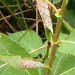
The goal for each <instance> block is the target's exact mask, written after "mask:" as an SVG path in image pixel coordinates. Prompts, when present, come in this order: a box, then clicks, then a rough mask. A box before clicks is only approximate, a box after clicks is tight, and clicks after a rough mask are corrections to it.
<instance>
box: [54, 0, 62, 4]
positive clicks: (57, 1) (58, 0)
mask: <svg viewBox="0 0 75 75" xmlns="http://www.w3.org/2000/svg"><path fill="white" fill-rule="evenodd" d="M61 1H62V0H53V4H57V3H59V2H61Z"/></svg>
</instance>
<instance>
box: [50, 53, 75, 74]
mask: <svg viewBox="0 0 75 75" xmlns="http://www.w3.org/2000/svg"><path fill="white" fill-rule="evenodd" d="M71 71H72V72H71ZM70 72H71V73H70ZM69 73H70V74H69ZM50 75H75V56H71V55H65V54H61V53H58V54H57V55H56V58H55V60H54V62H53V66H52V69H51V74H50Z"/></svg>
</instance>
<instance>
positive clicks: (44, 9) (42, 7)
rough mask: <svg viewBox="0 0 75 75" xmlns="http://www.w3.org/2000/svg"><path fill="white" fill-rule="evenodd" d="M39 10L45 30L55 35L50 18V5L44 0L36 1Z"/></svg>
mask: <svg viewBox="0 0 75 75" xmlns="http://www.w3.org/2000/svg"><path fill="white" fill-rule="evenodd" d="M36 3H37V9H38V10H39V13H40V15H41V18H42V21H43V24H44V28H46V29H49V30H50V31H51V32H52V33H53V28H52V21H51V18H50V12H49V9H48V4H47V3H46V2H45V1H44V0H36Z"/></svg>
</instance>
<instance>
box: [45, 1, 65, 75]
mask: <svg viewBox="0 0 75 75" xmlns="http://www.w3.org/2000/svg"><path fill="white" fill-rule="evenodd" d="M65 9H66V0H63V2H62V5H61V10H60V12H59V14H60V15H62V16H63V15H64V12H65ZM61 24H62V18H57V23H56V30H55V35H54V42H57V41H58V38H59V34H60V29H61ZM57 47H58V44H57V43H56V44H55V43H54V44H53V47H52V50H51V53H50V57H49V62H48V65H49V67H50V68H51V67H52V64H53V60H54V57H55V53H56V50H57ZM49 73H50V70H49V69H47V72H46V75H49Z"/></svg>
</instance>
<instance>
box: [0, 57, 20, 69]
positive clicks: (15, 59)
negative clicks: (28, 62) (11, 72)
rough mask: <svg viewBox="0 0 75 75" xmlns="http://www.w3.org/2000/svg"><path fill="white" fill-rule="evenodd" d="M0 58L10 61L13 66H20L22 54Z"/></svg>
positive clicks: (0, 58)
mask: <svg viewBox="0 0 75 75" xmlns="http://www.w3.org/2000/svg"><path fill="white" fill-rule="evenodd" d="M0 60H2V61H4V62H6V63H8V64H9V65H11V66H12V67H15V68H20V62H21V56H0Z"/></svg>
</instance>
